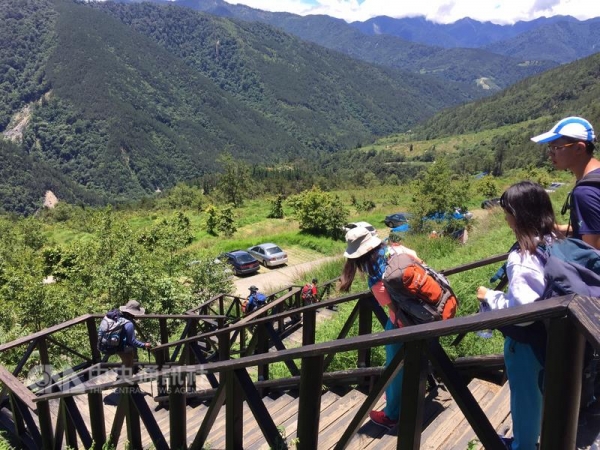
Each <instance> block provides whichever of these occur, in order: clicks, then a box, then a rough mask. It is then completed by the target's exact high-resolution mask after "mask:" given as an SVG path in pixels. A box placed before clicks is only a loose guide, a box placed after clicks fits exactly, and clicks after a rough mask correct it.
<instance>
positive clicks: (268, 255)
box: [248, 242, 288, 267]
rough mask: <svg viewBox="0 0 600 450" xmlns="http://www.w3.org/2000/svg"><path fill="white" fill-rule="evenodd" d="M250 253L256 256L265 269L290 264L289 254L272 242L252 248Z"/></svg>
mask: <svg viewBox="0 0 600 450" xmlns="http://www.w3.org/2000/svg"><path fill="white" fill-rule="evenodd" d="M248 253H250V254H251V255H252V256H254V257H255V258H256V259H257V260H258V261H259V262H261V263H262V265H263V266H265V267H273V266H280V265H281V264H286V263H287V262H288V256H287V253H286V252H284V251H283V250H281V248H279V246H278V245H275V244H273V243H272V242H268V243H266V244H260V245H255V246H254V247H250V248H249V249H248Z"/></svg>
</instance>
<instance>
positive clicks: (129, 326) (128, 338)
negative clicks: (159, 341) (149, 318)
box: [123, 320, 145, 348]
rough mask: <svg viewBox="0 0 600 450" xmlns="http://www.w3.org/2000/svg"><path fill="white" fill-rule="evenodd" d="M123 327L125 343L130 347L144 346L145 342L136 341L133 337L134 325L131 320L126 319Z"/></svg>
mask: <svg viewBox="0 0 600 450" xmlns="http://www.w3.org/2000/svg"><path fill="white" fill-rule="evenodd" d="M123 329H124V330H125V345H126V346H127V345H129V346H130V347H138V348H144V347H145V343H144V342H141V341H138V340H137V339H136V338H135V327H134V326H133V322H131V321H130V320H128V321H127V322H125V325H123Z"/></svg>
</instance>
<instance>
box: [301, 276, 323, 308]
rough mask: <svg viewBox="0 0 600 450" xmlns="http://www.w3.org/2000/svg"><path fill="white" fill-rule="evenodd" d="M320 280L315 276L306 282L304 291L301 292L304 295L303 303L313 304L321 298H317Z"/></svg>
mask: <svg viewBox="0 0 600 450" xmlns="http://www.w3.org/2000/svg"><path fill="white" fill-rule="evenodd" d="M318 282H319V280H317V279H316V278H313V279H312V281H311V282H310V283H306V284H305V285H304V287H303V288H302V292H301V294H300V296H301V297H302V303H303V304H304V305H311V304H313V303H315V302H317V301H319V299H318V298H317V293H318V290H317V283H318Z"/></svg>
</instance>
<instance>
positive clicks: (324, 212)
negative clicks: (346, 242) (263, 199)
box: [288, 187, 348, 238]
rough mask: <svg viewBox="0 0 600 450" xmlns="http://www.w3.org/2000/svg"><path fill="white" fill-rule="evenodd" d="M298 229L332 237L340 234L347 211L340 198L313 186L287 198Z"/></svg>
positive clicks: (337, 236)
mask: <svg viewBox="0 0 600 450" xmlns="http://www.w3.org/2000/svg"><path fill="white" fill-rule="evenodd" d="M288 203H289V204H290V206H291V207H292V208H293V209H294V214H295V217H296V219H297V220H298V222H300V229H301V230H304V231H307V232H309V233H312V234H324V235H326V236H331V237H333V238H339V237H341V236H342V234H343V231H342V224H344V223H345V222H346V221H347V218H348V211H347V210H346V209H345V208H344V205H343V204H342V202H341V200H340V198H339V197H338V196H333V195H331V194H329V193H326V192H323V191H321V190H320V189H319V188H316V187H313V188H312V189H311V190H310V191H304V192H302V193H300V194H298V195H294V196H292V197H290V198H289V199H288Z"/></svg>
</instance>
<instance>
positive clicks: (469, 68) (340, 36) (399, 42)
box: [119, 0, 557, 96]
mask: <svg viewBox="0 0 600 450" xmlns="http://www.w3.org/2000/svg"><path fill="white" fill-rule="evenodd" d="M119 1H123V2H126V3H129V2H131V0H119ZM153 1H155V2H159V3H163V2H164V1H165V0H153ZM171 3H173V4H175V5H180V6H186V7H188V8H193V9H196V10H201V11H207V12H210V13H211V14H215V15H220V16H226V17H236V18H239V19H243V20H247V21H257V22H263V23H268V24H270V25H273V26H277V27H279V28H281V29H283V30H285V31H287V32H288V33H291V34H294V35H296V36H298V37H300V38H301V39H304V40H307V41H310V42H314V43H317V44H319V45H322V46H323V47H327V48H330V49H333V50H336V51H339V52H342V53H345V54H347V55H350V56H352V57H353V58H357V59H360V60H363V61H367V62H370V63H374V64H379V65H382V66H386V67H394V68H402V69H404V70H408V71H411V72H415V73H430V74H432V75H434V76H436V77H439V78H442V79H444V80H451V81H459V82H466V83H470V84H472V85H474V86H479V88H480V89H479V95H480V96H485V95H488V94H489V93H490V92H494V91H498V90H500V89H502V88H505V87H507V86H510V85H511V84H513V83H515V82H516V81H518V80H521V79H523V78H525V77H528V76H531V75H534V74H537V73H541V72H543V71H544V70H547V69H549V68H551V67H554V66H556V65H557V64H556V63H555V62H552V61H543V60H542V58H537V57H536V58H533V59H529V60H523V59H520V58H512V57H508V56H504V55H498V54H495V53H492V52H489V51H485V50H481V49H475V48H442V47H440V46H433V45H424V44H421V43H416V42H410V41H408V40H405V39H401V38H399V37H396V36H392V35H386V34H379V35H366V34H364V33H362V32H361V31H359V30H358V29H356V28H355V27H353V26H352V25H350V24H348V23H346V22H345V21H344V20H342V19H335V18H332V17H329V16H321V15H309V16H299V15H296V14H289V13H273V12H267V11H260V10H257V9H253V8H249V7H247V6H244V5H232V4H229V3H226V2H224V1H222V0H175V1H174V2H171ZM482 79H489V80H490V82H488V83H480V84H477V82H478V81H480V80H482Z"/></svg>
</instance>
